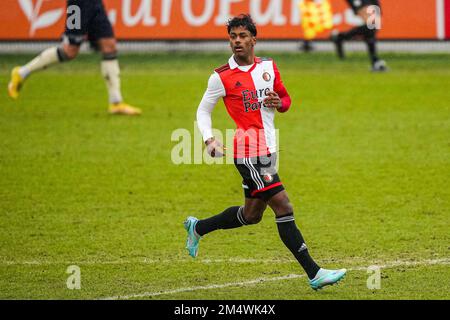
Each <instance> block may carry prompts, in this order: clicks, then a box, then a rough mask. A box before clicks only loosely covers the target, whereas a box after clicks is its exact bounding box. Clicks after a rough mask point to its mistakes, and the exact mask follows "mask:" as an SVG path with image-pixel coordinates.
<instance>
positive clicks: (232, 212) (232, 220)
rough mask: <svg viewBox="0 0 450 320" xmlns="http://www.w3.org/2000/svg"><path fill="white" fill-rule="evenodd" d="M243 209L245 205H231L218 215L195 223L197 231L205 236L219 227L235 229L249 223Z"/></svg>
mask: <svg viewBox="0 0 450 320" xmlns="http://www.w3.org/2000/svg"><path fill="white" fill-rule="evenodd" d="M243 209H244V207H230V208H228V209H226V210H225V211H224V212H222V213H219V214H218V215H215V216H213V217H211V218H208V219H204V220H200V221H198V222H197V224H196V225H195V232H197V234H198V235H199V236H203V235H205V234H207V233H210V232H212V231H214V230H217V229H234V228H239V227H242V226H243V225H247V224H248V223H247V222H246V221H245V219H244V215H243Z"/></svg>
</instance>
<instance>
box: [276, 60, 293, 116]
mask: <svg viewBox="0 0 450 320" xmlns="http://www.w3.org/2000/svg"><path fill="white" fill-rule="evenodd" d="M273 70H274V71H275V82H274V84H273V90H274V91H275V92H276V93H277V94H278V96H279V97H280V99H281V108H279V109H278V111H279V112H286V111H288V110H289V108H290V107H291V102H292V101H291V97H290V96H289V93H288V92H287V90H286V88H285V87H284V84H283V81H282V80H281V76H280V72H279V71H278V68H277V65H276V64H275V62H274V63H273Z"/></svg>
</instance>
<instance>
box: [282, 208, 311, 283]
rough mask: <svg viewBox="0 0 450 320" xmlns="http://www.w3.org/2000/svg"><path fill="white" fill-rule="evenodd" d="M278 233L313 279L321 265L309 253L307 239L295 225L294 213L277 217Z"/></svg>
mask: <svg viewBox="0 0 450 320" xmlns="http://www.w3.org/2000/svg"><path fill="white" fill-rule="evenodd" d="M276 222H277V227H278V233H279V234H280V238H281V240H283V243H284V244H285V245H286V247H288V249H289V250H291V252H292V254H293V255H294V256H295V258H296V259H297V260H298V262H299V263H300V264H301V265H302V267H303V269H304V270H305V272H306V274H307V275H308V278H309V279H313V278H314V277H315V276H316V274H317V271H319V269H320V267H319V266H318V265H317V264H316V263H315V262H314V260H313V259H312V258H311V256H310V255H309V253H308V248H307V247H306V244H305V240H303V237H302V234H301V233H300V230H299V229H298V228H297V226H296V225H295V220H294V214H293V213H290V214H288V215H285V216H283V217H279V218H277V219H276Z"/></svg>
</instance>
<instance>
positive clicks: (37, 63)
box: [8, 45, 79, 99]
mask: <svg viewBox="0 0 450 320" xmlns="http://www.w3.org/2000/svg"><path fill="white" fill-rule="evenodd" d="M78 50H79V48H78V47H77V46H71V45H63V46H61V47H52V48H48V49H46V50H44V51H43V52H42V53H41V54H39V55H38V56H37V57H36V58H34V59H33V60H31V61H30V62H28V63H27V64H25V65H23V66H17V67H15V68H14V69H13V70H12V72H11V80H10V82H9V84H8V93H9V96H10V97H11V98H13V99H17V98H18V97H19V92H20V89H21V88H22V86H23V84H24V82H25V79H26V78H28V76H30V75H31V74H32V73H34V72H36V71H40V70H43V69H46V68H48V67H49V66H51V65H54V64H57V63H61V62H64V61H68V60H71V59H73V58H75V57H76V56H77V54H78Z"/></svg>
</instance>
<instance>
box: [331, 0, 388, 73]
mask: <svg viewBox="0 0 450 320" xmlns="http://www.w3.org/2000/svg"><path fill="white" fill-rule="evenodd" d="M346 1H347V3H348V4H349V5H350V6H351V7H352V9H353V12H354V13H355V14H356V15H357V16H358V17H360V18H361V19H362V20H363V21H364V24H363V25H361V26H358V27H355V28H353V29H351V30H349V31H347V32H341V33H339V32H333V33H332V35H331V40H332V41H333V42H334V44H335V45H336V51H337V54H338V56H339V58H341V59H344V58H345V52H344V47H343V42H344V40H350V39H355V38H362V39H364V41H365V42H366V44H367V49H368V52H369V57H370V61H371V63H372V71H374V72H382V71H386V70H387V66H386V62H385V61H384V60H381V59H380V58H379V57H378V55H377V47H376V46H377V38H376V33H377V30H376V29H375V28H374V29H369V27H368V25H367V22H368V21H369V19H370V14H371V13H370V10H369V6H372V5H375V6H378V8H380V3H379V1H378V0H346Z"/></svg>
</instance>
